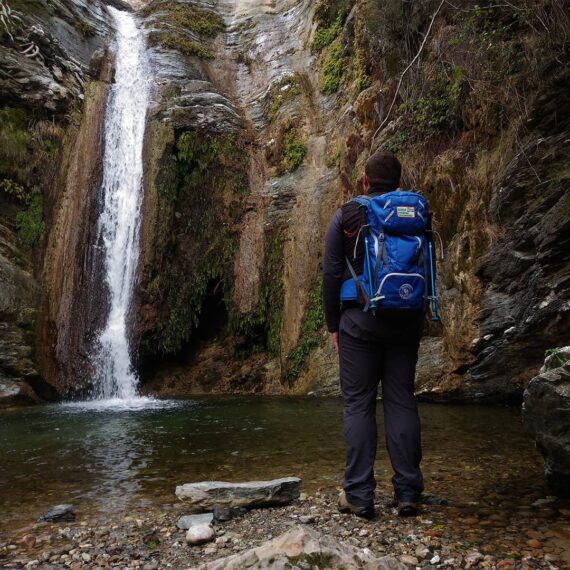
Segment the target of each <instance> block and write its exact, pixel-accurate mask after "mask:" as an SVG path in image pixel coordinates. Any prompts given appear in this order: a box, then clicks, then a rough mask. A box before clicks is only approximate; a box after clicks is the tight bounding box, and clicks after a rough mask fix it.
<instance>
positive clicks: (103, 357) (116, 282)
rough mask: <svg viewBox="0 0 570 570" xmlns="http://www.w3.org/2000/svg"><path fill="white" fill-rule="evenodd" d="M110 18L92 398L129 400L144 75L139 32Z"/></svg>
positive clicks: (117, 16)
mask: <svg viewBox="0 0 570 570" xmlns="http://www.w3.org/2000/svg"><path fill="white" fill-rule="evenodd" d="M109 12H110V14H111V16H112V18H113V20H114V22H115V25H116V31H117V37H116V46H117V49H116V55H115V58H116V59H115V67H116V69H115V83H114V84H113V86H112V87H111V90H110V93H109V99H108V102H107V110H106V116H105V151H104V157H103V183H102V200H103V203H102V212H101V216H100V218H99V235H100V243H101V242H102V244H103V248H104V252H105V253H104V256H105V257H104V259H105V282H106V284H107V287H108V291H109V314H108V316H107V321H106V323H105V326H104V328H103V330H102V331H101V333H100V335H99V338H98V343H97V352H96V357H95V366H96V369H97V379H96V384H95V388H94V396H95V397H96V398H97V399H102V400H107V399H111V398H115V399H121V400H131V399H133V398H136V397H137V396H138V390H137V384H138V379H137V375H136V372H135V371H134V369H133V365H132V362H131V355H130V349H129V322H128V319H129V310H130V306H131V300H132V293H133V286H134V280H135V274H136V269H137V263H138V258H139V229H140V215H141V203H142V196H143V190H142V183H143V141H144V131H145V119H146V111H147V107H148V102H149V91H150V73H149V65H148V61H147V53H146V39H145V36H144V33H143V32H142V31H141V30H140V29H139V28H138V27H137V24H136V21H135V19H134V17H133V16H132V15H131V14H128V13H126V12H121V11H119V10H116V9H114V8H111V7H109Z"/></svg>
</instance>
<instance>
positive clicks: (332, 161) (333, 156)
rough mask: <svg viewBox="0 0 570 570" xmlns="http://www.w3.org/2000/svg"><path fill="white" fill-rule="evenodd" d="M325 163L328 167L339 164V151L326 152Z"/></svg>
mask: <svg viewBox="0 0 570 570" xmlns="http://www.w3.org/2000/svg"><path fill="white" fill-rule="evenodd" d="M325 164H326V165H327V167H328V168H335V167H336V168H338V167H339V166H340V151H338V150H337V151H336V152H333V153H329V154H327V156H326V159H325Z"/></svg>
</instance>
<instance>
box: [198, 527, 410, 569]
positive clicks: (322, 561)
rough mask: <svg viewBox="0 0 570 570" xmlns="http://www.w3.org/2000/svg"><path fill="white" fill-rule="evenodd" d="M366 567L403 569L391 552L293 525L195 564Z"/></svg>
mask: <svg viewBox="0 0 570 570" xmlns="http://www.w3.org/2000/svg"><path fill="white" fill-rule="evenodd" d="M309 566H310V567H311V568H313V567H319V568H337V569H340V568H363V567H365V568H367V570H404V569H405V568H407V566H405V565H404V564H402V563H401V562H399V561H398V560H396V559H395V558H393V557H392V556H383V557H381V558H376V557H375V556H373V555H372V554H371V553H370V552H369V551H365V550H361V549H359V548H356V547H355V546H352V545H350V544H345V543H342V542H339V541H338V540H337V539H335V538H332V537H329V536H324V535H322V534H320V533H318V532H317V531H315V530H313V529H311V528H309V527H305V526H294V527H293V528H291V529H290V530H288V531H287V532H286V533H285V534H282V535H281V536H278V537H277V538H275V539H273V540H272V541H270V542H267V543H265V544H262V545H261V546H258V547H257V548H253V549H251V550H247V551H245V552H242V553H239V554H235V555H233V556H229V557H227V558H222V559H220V560H215V561H214V562H209V563H206V564H203V565H202V566H199V569H200V570H237V569H239V568H249V569H258V568H272V569H274V570H281V569H283V570H285V569H286V568H288V569H296V568H307V567H309Z"/></svg>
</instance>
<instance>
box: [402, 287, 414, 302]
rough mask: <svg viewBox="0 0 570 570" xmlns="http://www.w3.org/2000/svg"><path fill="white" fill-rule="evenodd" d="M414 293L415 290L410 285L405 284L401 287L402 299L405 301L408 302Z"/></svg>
mask: <svg viewBox="0 0 570 570" xmlns="http://www.w3.org/2000/svg"><path fill="white" fill-rule="evenodd" d="M413 292H414V288H413V287H412V286H411V285H410V284H409V283H404V284H403V285H402V286H401V287H400V297H401V298H402V299H404V301H406V300H408V299H409V298H410V297H411V296H412V293H413Z"/></svg>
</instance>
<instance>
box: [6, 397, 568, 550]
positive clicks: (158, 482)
mask: <svg viewBox="0 0 570 570" xmlns="http://www.w3.org/2000/svg"><path fill="white" fill-rule="evenodd" d="M421 416H422V422H423V440H424V463H423V466H424V473H425V478H426V491H428V492H430V493H434V494H436V495H438V496H440V497H443V498H445V499H447V500H449V501H450V506H449V507H445V509H443V510H441V509H439V510H438V512H440V513H441V514H440V515H438V516H437V517H435V518H438V517H439V518H441V521H440V522H444V523H445V525H446V526H448V527H450V528H454V529H455V532H456V533H457V534H458V535H459V536H461V537H463V538H465V537H470V540H472V541H475V542H474V544H481V545H482V544H490V543H493V544H496V545H498V544H499V543H501V544H502V545H503V546H502V548H503V550H504V551H505V552H508V549H509V548H511V547H513V548H514V544H515V543H516V548H517V550H518V551H520V550H521V548H524V545H525V544H526V543H527V542H528V541H532V540H538V541H539V542H540V544H541V547H544V548H547V550H545V551H544V552H546V553H547V552H549V550H548V548H550V549H551V550H550V552H553V553H554V554H555V555H560V553H561V552H564V550H565V548H567V547H568V538H570V534H569V529H570V518H569V515H570V510H569V509H570V506H569V505H568V504H567V503H563V502H562V501H559V500H554V499H552V498H548V493H547V490H546V489H545V487H544V484H543V473H542V460H541V458H540V456H539V455H538V453H537V452H536V450H535V448H534V443H533V441H532V440H531V439H530V437H529V436H528V435H527V434H526V433H525V432H524V431H523V428H522V425H521V420H520V414H519V411H518V410H516V409H509V408H492V407H476V406H472V407H461V406H438V405H422V406H421ZM379 417H381V414H379ZM341 418H342V408H341V403H340V401H338V400H336V399H314V398H235V397H231V398H230V397H216V398H197V399H193V400H189V401H168V402H160V401H151V402H147V403H146V405H143V406H131V407H122V406H105V405H101V404H92V405H89V404H87V405H86V404H72V405H69V404H68V405H52V406H43V407H36V408H27V409H18V410H11V411H3V412H1V413H0V457H1V461H0V499H1V503H2V511H3V516H2V517H1V518H0V534H4V535H5V537H6V536H7V535H8V534H9V533H10V532H12V531H14V529H17V528H21V527H24V526H26V525H29V524H31V523H33V522H34V521H35V519H36V518H37V517H38V516H39V515H40V514H42V512H44V511H45V510H46V509H47V508H48V507H50V506H51V505H54V504H58V503H73V504H74V505H75V507H76V509H77V512H78V518H84V519H85V518H89V517H106V516H109V517H111V516H112V517H115V516H121V517H124V516H126V515H129V514H130V513H135V512H142V511H144V510H145V509H146V510H156V509H162V510H168V509H172V508H173V507H172V505H173V504H175V503H176V497H175V496H174V489H175V486H176V485H177V484H182V483H187V482H192V481H199V480H212V479H218V480H233V481H238V480H251V479H269V478H275V477H281V476H288V475H296V476H299V477H301V478H302V479H303V490H304V491H306V492H308V493H309V494H314V493H316V492H317V491H319V490H321V491H323V492H325V493H326V492H328V491H334V490H335V488H336V487H337V486H338V485H339V484H340V482H341V477H342V464H343V453H344V450H343V441H342V431H341ZM379 429H380V430H381V431H382V424H381V421H380V425H379ZM380 441H382V438H381V439H380ZM390 476H391V469H390V465H389V461H388V459H387V456H386V453H385V451H384V449H383V448H382V447H381V448H380V450H379V454H378V462H377V478H378V481H379V492H380V494H382V495H383V496H388V495H390V484H389V479H390ZM430 518H431V517H430ZM434 520H435V519H434ZM436 522H437V521H436ZM434 524H435V523H434ZM529 533H530V534H529ZM533 533H534V534H533ZM533 536H535V538H534V539H533V538H532V537H533ZM544 541H547V542H548V541H550V542H548V544H550V546H545V543H544ZM530 544H531V546H529V547H528V548H531V547H532V545H533V544H534V545H535V546H536V543H532V542H531V543H530ZM565 545H566V546H565Z"/></svg>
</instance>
